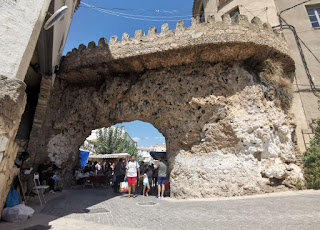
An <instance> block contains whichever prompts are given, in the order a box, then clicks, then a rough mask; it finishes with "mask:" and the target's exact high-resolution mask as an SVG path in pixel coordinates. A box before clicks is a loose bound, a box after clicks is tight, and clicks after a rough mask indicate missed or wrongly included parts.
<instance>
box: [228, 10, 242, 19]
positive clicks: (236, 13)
mask: <svg viewBox="0 0 320 230" xmlns="http://www.w3.org/2000/svg"><path fill="white" fill-rule="evenodd" d="M239 14H240V11H239V7H237V8H235V9H233V10H231V11H230V12H229V15H230V18H231V21H232V22H235V21H236V17H237V15H239Z"/></svg>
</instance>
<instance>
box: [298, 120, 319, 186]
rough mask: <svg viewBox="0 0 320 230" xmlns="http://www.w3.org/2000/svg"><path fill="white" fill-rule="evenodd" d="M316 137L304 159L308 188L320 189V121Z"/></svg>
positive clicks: (317, 122)
mask: <svg viewBox="0 0 320 230" xmlns="http://www.w3.org/2000/svg"><path fill="white" fill-rule="evenodd" d="M316 124H317V128H316V130H315V137H314V138H313V139H312V140H311V142H310V147H309V148H308V150H307V151H306V152H305V154H304V155H303V157H302V160H303V163H304V171H305V178H306V181H307V187H308V188H313V189H320V119H318V120H317V121H316Z"/></svg>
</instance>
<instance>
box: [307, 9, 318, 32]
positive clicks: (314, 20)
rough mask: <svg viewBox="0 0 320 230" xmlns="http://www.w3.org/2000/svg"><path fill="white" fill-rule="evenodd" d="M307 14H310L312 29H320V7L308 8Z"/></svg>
mask: <svg viewBox="0 0 320 230" xmlns="http://www.w3.org/2000/svg"><path fill="white" fill-rule="evenodd" d="M307 12H308V15H309V19H310V21H311V24H312V27H320V6H317V7H307Z"/></svg>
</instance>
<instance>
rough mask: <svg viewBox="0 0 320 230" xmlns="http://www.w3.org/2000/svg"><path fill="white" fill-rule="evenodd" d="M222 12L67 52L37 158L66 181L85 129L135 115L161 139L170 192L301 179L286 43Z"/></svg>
mask: <svg viewBox="0 0 320 230" xmlns="http://www.w3.org/2000/svg"><path fill="white" fill-rule="evenodd" d="M229 19H230V18H228V17H227V16H224V22H222V23H213V22H212V21H211V22H208V23H206V24H204V25H196V24H193V26H192V27H191V28H181V27H178V28H180V29H178V30H176V31H171V32H169V31H166V30H165V31H166V32H165V35H164V34H163V33H160V34H154V35H152V36H154V37H152V36H151V37H142V36H140V35H141V33H140V32H137V33H136V34H137V35H136V38H135V39H128V38H127V37H126V36H124V37H123V38H125V39H127V40H124V41H122V43H121V44H122V46H120V44H118V43H112V44H110V45H107V44H106V43H105V42H104V40H103V39H102V40H101V41H100V42H99V44H100V46H98V47H96V46H95V44H94V43H90V44H89V46H88V49H86V48H85V47H83V46H80V47H79V50H77V51H76V50H74V51H73V52H72V53H71V54H68V55H67V57H65V60H64V62H63V65H62V73H61V74H60V75H59V76H58V80H57V81H56V82H55V85H54V89H53V93H52V96H51V99H50V101H49V105H48V109H47V112H46V116H45V120H44V123H43V126H42V131H41V137H40V136H39V138H38V140H37V142H36V143H35V142H34V143H30V144H32V145H33V146H34V149H33V151H31V153H32V154H33V155H34V157H35V162H37V163H40V162H41V161H42V160H43V158H44V157H45V156H46V155H48V156H50V158H51V159H52V160H54V161H55V162H56V163H57V164H58V165H59V166H61V167H62V168H63V172H64V175H63V177H64V180H65V181H68V183H70V182H69V180H70V179H71V172H72V167H73V166H74V165H75V164H76V162H77V161H78V157H77V156H78V148H79V146H80V145H81V144H82V143H83V141H84V140H85V139H86V137H87V136H89V135H90V133H91V130H92V129H96V128H101V127H108V126H111V125H114V124H116V123H119V122H124V121H133V120H142V121H145V122H149V123H151V124H153V125H154V126H155V127H156V128H157V129H158V130H159V131H160V132H161V133H162V134H163V135H164V136H165V138H166V145H167V153H168V160H169V166H170V171H171V174H170V179H171V194H172V195H173V196H175V197H180V198H185V197H210V196H235V195H245V194H253V193H263V192H270V191H274V190H278V189H285V187H284V185H287V186H289V187H292V185H293V184H294V183H295V180H297V179H303V176H302V173H301V170H300V168H299V167H298V166H296V165H295V164H294V163H295V153H294V148H293V142H292V135H293V130H294V124H293V123H292V122H291V118H292V117H291V116H290V115H289V114H288V113H287V110H288V108H289V107H290V102H291V94H290V80H289V77H290V75H291V73H292V72H294V63H293V61H292V59H291V58H290V57H289V56H288V55H287V54H286V53H287V49H286V46H285V43H284V42H283V40H281V36H280V37H279V36H278V35H277V34H274V33H273V32H272V30H270V27H269V26H268V25H265V26H263V25H262V24H261V23H259V20H258V19H254V20H253V21H254V24H249V23H248V21H247V20H246V18H245V17H243V16H242V15H240V16H239V17H238V19H237V24H231V23H230V20H229ZM178 25H180V24H179V23H178ZM151 31H152V30H151ZM139 33H140V35H139ZM176 36H178V38H179V39H177V37H176ZM247 39H249V40H248V41H249V42H247ZM173 40H174V41H175V44H176V45H173ZM281 41H282V42H281ZM152 46H154V48H153V49H152ZM148 49H149V50H148Z"/></svg>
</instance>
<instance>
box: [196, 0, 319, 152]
mask: <svg viewBox="0 0 320 230" xmlns="http://www.w3.org/2000/svg"><path fill="white" fill-rule="evenodd" d="M224 14H230V17H231V19H232V20H233V21H234V20H235V17H236V16H237V15H238V14H243V15H246V16H247V17H248V18H249V20H251V19H252V18H253V17H259V18H260V19H261V21H263V22H267V23H269V24H271V26H272V27H273V28H274V29H275V30H278V31H279V32H280V33H282V34H283V35H284V38H285V40H286V41H287V43H288V46H289V48H290V54H291V56H292V58H293V59H294V61H295V66H296V72H295V73H296V74H295V78H294V82H293V90H294V94H293V104H292V108H291V112H292V113H293V114H294V116H295V118H294V120H295V123H296V142H297V146H298V149H299V150H300V152H305V151H306V148H307V147H308V145H309V142H310V138H312V137H313V134H312V132H313V131H312V129H311V128H312V123H313V119H317V118H319V117H320V110H319V98H318V97H317V96H315V94H314V93H313V90H312V89H311V87H312V88H314V89H315V90H316V89H319V84H320V74H319V73H318V70H319V67H320V62H319V59H318V57H320V45H319V44H320V36H319V35H320V30H319V29H320V16H319V15H320V1H319V0H310V1H307V2H306V1H304V0H293V1H288V0H195V1H194V5H193V16H194V17H195V18H198V20H199V21H200V22H203V21H205V20H207V18H208V16H209V15H215V19H216V20H217V21H219V20H221V16H222V15H224ZM310 86H311V87H310Z"/></svg>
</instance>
